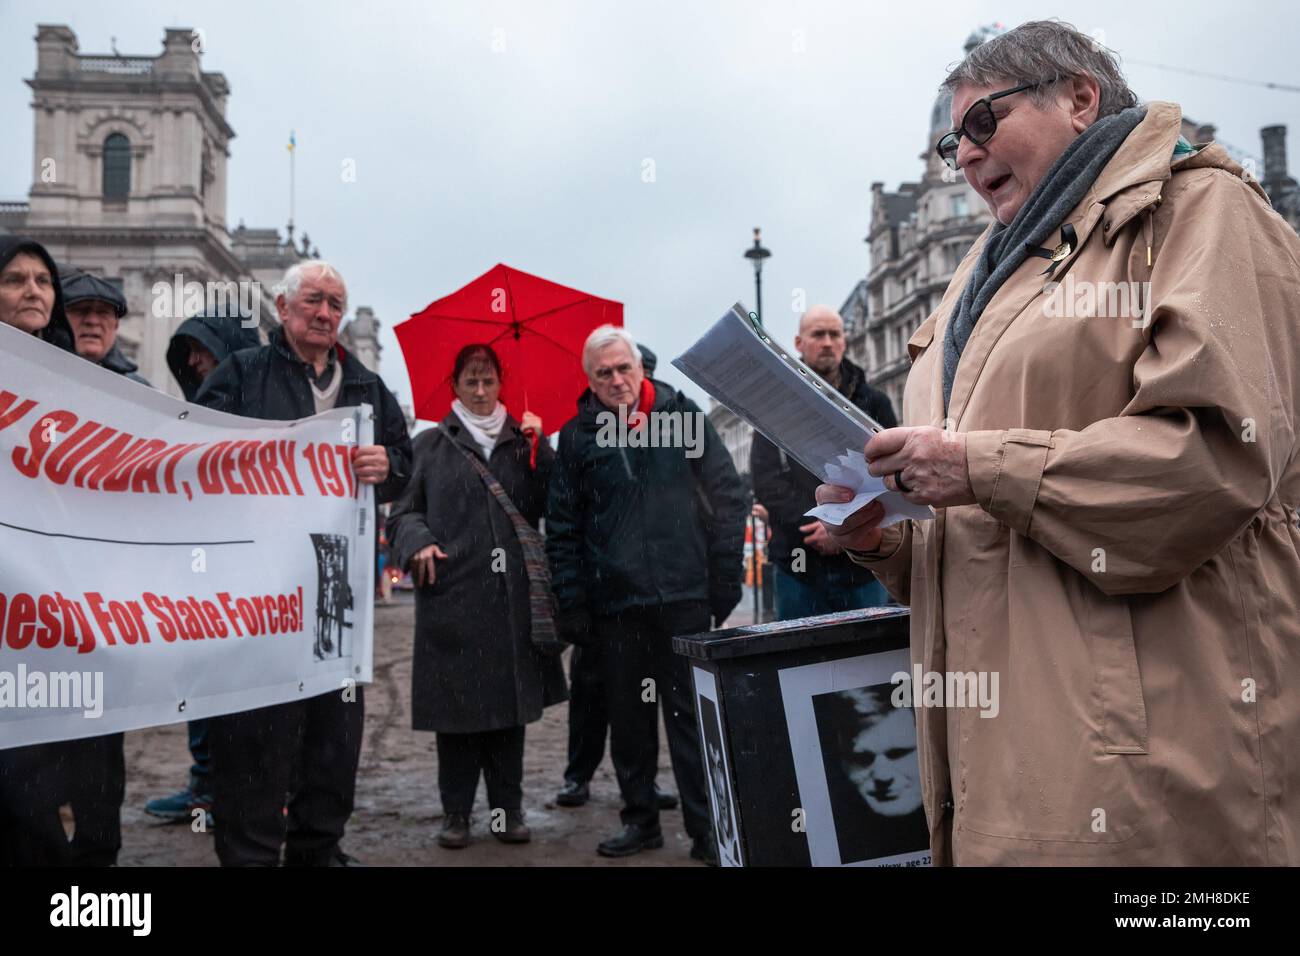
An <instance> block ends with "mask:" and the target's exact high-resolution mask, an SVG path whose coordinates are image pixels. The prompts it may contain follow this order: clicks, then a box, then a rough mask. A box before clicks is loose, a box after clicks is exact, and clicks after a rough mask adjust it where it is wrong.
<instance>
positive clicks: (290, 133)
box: [289, 130, 298, 153]
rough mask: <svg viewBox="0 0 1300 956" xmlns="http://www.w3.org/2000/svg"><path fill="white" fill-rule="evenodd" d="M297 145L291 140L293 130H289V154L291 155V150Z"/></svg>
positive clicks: (296, 142)
mask: <svg viewBox="0 0 1300 956" xmlns="http://www.w3.org/2000/svg"><path fill="white" fill-rule="evenodd" d="M297 145H298V141H297V140H296V139H294V138H293V130H289V152H291V153H292V152H293V148H294V147H295V146H297Z"/></svg>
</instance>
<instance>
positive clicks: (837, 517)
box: [673, 303, 934, 525]
mask: <svg viewBox="0 0 1300 956" xmlns="http://www.w3.org/2000/svg"><path fill="white" fill-rule="evenodd" d="M673 366H674V367H675V368H677V369H678V370H679V371H681V372H682V374H683V375H685V376H686V377H687V378H689V379H690V380H691V381H692V382H694V383H695V384H696V385H698V386H700V388H702V389H704V390H705V391H706V392H708V393H709V394H710V395H712V396H713V397H714V398H715V399H717V400H718V401H719V402H721V403H722V404H723V405H726V406H727V407H728V408H729V409H731V410H732V411H733V412H735V413H736V414H737V415H739V416H740V417H741V418H743V419H744V420H745V421H747V422H749V424H751V425H752V426H754V429H755V430H756V431H758V432H760V433H761V434H763V435H764V436H766V437H767V438H768V439H769V440H770V441H771V442H772V443H773V444H774V445H776V446H777V447H778V448H780V449H782V450H784V451H785V453H786V454H787V455H789V456H790V457H792V458H794V459H795V460H796V461H798V462H799V463H800V464H801V465H803V466H804V467H805V468H807V469H808V470H809V471H811V472H812V473H813V474H815V475H817V477H819V478H821V479H822V480H823V481H825V482H828V483H831V484H837V485H846V486H848V487H849V488H852V489H853V490H854V491H855V492H856V493H857V494H856V495H855V497H854V498H853V500H852V501H849V502H846V503H845V504H829V505H819V506H817V507H815V508H813V509H812V510H810V511H809V512H807V514H808V515H809V516H811V517H815V518H820V519H821V520H823V521H826V522H828V523H830V524H835V525H838V524H843V523H844V519H845V518H847V517H848V516H849V515H851V514H853V513H854V512H855V511H858V510H859V509H861V508H864V507H866V506H867V505H868V504H870V503H871V502H872V501H874V500H875V499H876V498H880V499H881V502H882V503H883V504H884V506H885V520H884V522H883V524H886V525H889V524H893V523H895V522H897V521H902V520H903V519H904V518H916V519H922V520H923V519H926V518H933V517H934V510H933V509H931V508H929V507H927V506H925V505H915V504H912V503H911V502H910V501H908V500H907V499H906V498H904V497H903V496H902V495H900V494H898V493H897V492H894V491H889V490H887V489H886V488H885V484H884V481H883V479H881V478H874V477H872V476H871V475H869V474H868V473H867V463H866V461H865V460H864V459H863V457H862V448H863V446H864V445H866V443H867V440H868V439H869V438H870V437H871V436H872V435H873V434H875V433H876V432H877V431H880V425H879V424H877V423H876V422H874V421H872V420H871V418H869V417H868V416H867V415H865V414H863V412H862V411H861V409H859V408H857V406H855V405H853V404H852V403H851V402H850V401H849V400H848V399H847V398H845V397H844V396H843V395H841V394H840V393H839V392H837V391H836V390H835V389H834V388H832V387H831V386H830V385H829V384H827V383H826V382H824V381H823V380H822V379H821V378H820V377H819V376H818V375H817V374H816V373H815V372H813V371H812V369H810V368H808V367H807V366H806V365H804V364H803V362H801V361H800V360H799V357H798V356H797V355H795V354H794V353H792V352H788V351H786V350H785V349H783V348H781V347H780V346H778V345H777V344H776V343H775V342H772V341H771V340H770V339H768V337H767V335H766V333H765V332H762V331H760V328H759V327H758V326H756V325H755V324H754V323H752V322H751V321H750V319H749V316H748V315H747V314H746V312H745V310H744V308H743V307H742V306H741V305H740V304H739V303H738V304H736V305H735V306H733V307H732V308H731V309H730V310H729V311H728V312H727V313H726V315H724V316H723V317H722V318H720V319H719V320H718V321H717V322H715V323H714V324H713V327H712V328H710V329H709V330H708V331H707V332H705V333H704V335H702V336H701V337H700V339H699V341H698V342H696V343H695V344H694V345H692V346H691V347H690V348H689V349H687V350H686V351H685V352H683V353H682V354H681V355H679V356H678V357H677V358H675V359H673Z"/></svg>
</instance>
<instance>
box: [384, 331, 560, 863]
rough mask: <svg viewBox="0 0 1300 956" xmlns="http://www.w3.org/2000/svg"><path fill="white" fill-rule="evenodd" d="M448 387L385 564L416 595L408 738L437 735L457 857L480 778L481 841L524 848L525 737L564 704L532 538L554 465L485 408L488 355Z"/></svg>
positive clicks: (467, 361) (494, 404)
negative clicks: (484, 824) (484, 821)
mask: <svg viewBox="0 0 1300 956" xmlns="http://www.w3.org/2000/svg"><path fill="white" fill-rule="evenodd" d="M452 381H453V388H454V391H455V393H456V401H455V402H454V403H453V404H452V411H451V412H449V413H448V414H447V417H446V418H444V419H443V420H442V422H441V423H439V425H438V427H437V428H436V429H431V430H429V431H426V432H423V433H422V434H420V435H419V436H417V437H416V439H415V462H416V472H415V475H414V476H413V477H412V478H411V483H410V485H408V486H407V491H406V493H405V494H404V495H403V496H402V498H401V500H400V501H399V502H398V503H397V505H396V506H395V508H394V510H393V513H392V515H391V516H390V517H389V519H388V527H389V532H390V540H391V542H392V543H391V545H390V548H391V551H392V554H393V557H394V560H395V561H396V563H397V565H398V566H399V567H402V568H407V569H409V570H410V571H411V574H412V577H413V578H414V580H415V582H416V584H417V585H422V586H420V587H418V590H417V592H416V605H415V658H414V667H413V671H412V675H411V684H412V690H411V698H412V700H411V711H412V724H413V726H414V728H415V729H416V730H432V731H436V732H437V734H438V787H439V790H440V791H441V793H442V806H443V813H444V825H443V829H442V832H441V833H440V834H439V837H438V842H439V843H440V844H442V845H443V846H445V847H451V848H459V847H463V846H465V845H467V844H468V843H469V831H470V820H469V816H470V810H471V808H472V807H473V804H474V794H475V791H476V790H477V789H478V778H479V772H480V770H481V771H482V773H483V776H484V779H485V782H486V784H487V790H488V801H489V805H490V806H491V807H492V810H493V820H492V822H491V827H490V829H491V831H492V833H493V834H494V835H495V836H496V837H498V838H499V839H501V840H502V841H504V842H510V843H523V842H526V841H527V840H528V839H529V836H530V834H529V831H528V828H527V826H525V825H524V822H523V810H522V809H521V804H522V798H523V756H524V725H525V724H528V723H531V722H532V721H534V720H537V719H539V718H540V717H541V716H542V710H543V709H544V708H546V707H549V706H550V705H552V704H556V703H559V702H561V701H563V700H565V698H566V693H565V685H564V671H563V669H562V668H561V666H560V660H559V656H558V654H559V651H560V649H561V645H560V644H559V642H558V640H557V639H555V637H554V627H553V621H552V620H551V619H550V617H549V612H550V606H549V601H550V589H549V574H548V573H547V569H546V561H545V555H544V553H542V551H541V548H540V546H539V545H540V535H537V532H536V528H537V524H538V522H539V520H540V519H541V516H542V513H543V511H544V510H545V506H546V491H547V480H548V478H549V476H550V470H551V464H552V462H553V461H554V458H555V453H554V452H553V451H552V450H551V447H550V445H549V444H547V442H546V440H545V438H544V433H543V430H542V423H541V421H540V420H538V419H537V417H536V416H535V415H531V414H528V413H525V415H524V421H523V423H522V425H521V424H520V423H519V422H516V421H515V420H514V419H513V418H512V417H511V416H510V415H509V414H507V413H506V410H505V406H503V405H502V404H501V403H500V402H499V401H498V400H497V396H498V394H499V393H500V390H501V363H500V361H499V360H498V358H497V356H496V353H495V352H493V351H492V349H491V348H490V347H488V346H486V345H472V346H467V347H466V348H465V349H462V350H461V353H460V354H459V355H458V356H457V358H456V363H455V366H454V370H453V373H452ZM485 471H486V472H490V474H491V480H492V482H493V483H495V484H496V488H495V489H492V488H489V485H488V482H487V480H486V479H485V476H484V474H483V472H485ZM498 493H501V494H504V496H505V497H506V498H508V501H509V506H508V507H507V505H506V503H505V502H503V501H502V499H501V497H498ZM511 510H513V511H514V515H513V516H512V515H511V514H510V513H509V512H510V511H511ZM521 537H522V538H526V539H529V540H524V541H522V542H521ZM530 555H531V557H532V560H531V561H529V557H530ZM539 564H540V567H539ZM543 576H545V580H544V581H543ZM530 585H531V598H532V599H530ZM543 586H544V588H545V591H544V596H545V602H546V604H545V607H544V608H543V607H542V605H541V601H542V591H541V589H542V587H543ZM498 811H504V813H498Z"/></svg>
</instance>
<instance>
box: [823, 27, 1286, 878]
mask: <svg viewBox="0 0 1300 956" xmlns="http://www.w3.org/2000/svg"><path fill="white" fill-rule="evenodd" d="M944 87H945V88H946V89H947V90H949V91H951V93H952V121H953V125H954V129H953V131H952V132H950V133H948V134H947V135H946V136H944V137H943V138H942V139H941V140H940V141H939V144H938V150H939V154H940V157H941V158H942V159H943V160H944V162H946V163H947V164H948V165H949V166H950V167H952V168H955V169H961V170H963V171H964V172H965V175H966V179H967V181H968V182H969V183H970V184H971V186H972V187H974V189H975V190H976V191H977V192H978V193H979V194H980V196H981V197H982V198H983V199H984V200H985V202H986V203H987V204H988V207H989V209H990V211H991V212H992V214H993V216H994V218H995V219H996V222H995V223H994V224H993V225H991V226H990V227H989V229H988V230H987V231H986V232H985V233H984V235H983V236H982V237H981V238H980V239H979V240H978V241H977V242H976V243H975V245H974V246H973V248H972V249H971V251H970V253H969V254H968V255H967V256H966V258H965V260H964V261H963V262H962V264H961V266H960V267H959V268H958V270H957V272H956V274H955V275H954V276H953V280H952V283H951V285H950V286H949V287H948V291H947V293H946V294H945V296H944V298H943V301H942V302H941V303H940V304H939V308H938V309H937V311H935V312H934V314H933V315H931V316H930V317H929V318H928V319H927V320H926V321H925V322H924V323H923V324H922V325H921V326H920V328H919V329H918V330H917V332H916V334H915V335H913V337H912V339H911V341H910V342H909V344H908V348H909V352H910V354H911V357H912V369H911V373H910V375H909V377H908V380H907V386H906V390H905V392H904V398H903V420H904V421H905V422H906V427H901V428H891V429H888V430H886V431H883V432H881V433H880V434H878V435H876V436H875V437H873V438H872V440H871V441H870V442H869V443H868V444H867V446H866V450H865V454H866V458H867V461H868V462H869V466H870V470H871V472H872V474H875V475H879V476H885V482H886V484H887V486H888V487H890V488H891V489H893V488H896V489H898V490H899V491H901V492H902V493H903V494H904V495H905V496H906V497H907V498H908V499H909V500H910V501H913V502H916V503H921V504H928V505H933V506H934V507H935V509H936V515H937V516H936V519H935V520H933V521H911V522H904V523H903V524H895V525H891V526H889V527H883V528H882V527H881V526H880V524H879V522H880V520H881V509H880V507H879V505H878V504H873V505H871V506H868V507H867V508H864V509H862V510H861V511H859V512H858V513H857V514H855V515H853V516H852V517H850V518H849V519H848V520H847V521H846V522H845V523H844V524H843V525H842V526H839V527H828V531H829V532H830V533H831V534H832V535H833V537H834V540H836V541H837V542H839V543H840V544H841V545H843V546H844V547H845V548H846V549H849V553H850V557H851V558H852V559H853V560H855V561H857V562H858V563H859V564H862V565H864V566H866V567H869V568H871V569H872V570H873V571H874V572H875V573H876V574H877V576H878V577H879V578H880V579H881V581H882V582H883V583H884V584H885V586H886V587H887V588H888V589H889V590H890V591H891V593H892V594H893V595H894V596H895V597H896V598H897V599H898V600H899V601H901V602H904V603H907V604H910V605H911V607H912V661H913V665H914V671H915V670H916V669H917V667H919V669H920V670H921V671H922V673H923V674H925V675H926V679H927V682H929V677H928V675H930V674H931V673H933V674H937V675H940V676H942V677H950V676H952V675H953V674H954V673H960V674H966V675H969V674H970V673H971V672H975V673H979V672H989V673H997V674H998V675H999V677H1000V680H999V683H998V685H997V686H998V687H999V689H1000V691H1001V693H1000V701H999V704H1000V707H999V710H998V712H997V715H996V716H993V717H991V718H989V719H984V718H983V717H982V715H981V713H980V712H979V710H978V709H976V708H975V707H974V706H960V704H961V703H962V701H961V700H960V699H958V700H955V701H954V700H953V699H948V700H946V701H944V702H943V703H945V704H946V705H947V706H944V707H935V706H933V705H934V704H935V703H936V701H935V700H933V699H931V698H930V696H929V695H922V694H921V692H920V688H914V689H913V691H912V699H913V702H914V705H915V706H916V718H917V725H918V739H919V745H920V751H921V777H922V789H923V791H924V799H925V809H926V816H927V819H928V822H929V827H930V840H931V845H932V848H933V851H934V859H935V861H936V862H937V863H956V864H1103V865H1134V864H1136V865H1142V864H1211V865H1213V864H1218V865H1233V864H1237V865H1243V864H1273V865H1278V864H1292V865H1294V864H1298V863H1300V752H1297V750H1296V740H1297V739H1300V695H1298V694H1297V690H1296V688H1295V687H1294V686H1292V684H1293V682H1294V680H1295V679H1296V678H1297V676H1298V675H1300V613H1297V601H1298V600H1300V598H1298V597H1297V592H1298V590H1300V556H1298V554H1300V529H1298V528H1297V517H1296V505H1297V501H1298V500H1300V460H1297V456H1296V450H1297V445H1296V412H1297V406H1298V405H1300V401H1298V397H1297V381H1298V378H1300V368H1298V367H1297V366H1298V364H1300V341H1298V338H1300V336H1298V335H1297V330H1298V328H1300V325H1298V323H1300V264H1298V262H1300V240H1297V237H1296V235H1295V233H1294V232H1292V231H1291V229H1290V228H1289V227H1288V226H1287V224H1286V223H1285V222H1284V221H1283V220H1282V219H1281V218H1280V217H1279V216H1278V215H1276V214H1275V213H1274V212H1273V211H1272V209H1271V208H1270V207H1269V203H1268V200H1267V198H1266V197H1265V194H1264V192H1263V191H1262V190H1261V189H1260V187H1259V185H1258V183H1256V182H1255V181H1254V179H1252V178H1251V177H1250V176H1249V175H1248V174H1247V173H1245V172H1244V171H1243V170H1242V167H1241V166H1239V165H1237V164H1236V163H1235V162H1233V161H1232V160H1231V159H1229V157H1228V154H1227V153H1226V152H1225V151H1224V150H1223V148H1222V147H1221V146H1218V145H1208V146H1204V147H1193V146H1191V145H1189V144H1188V143H1187V142H1186V141H1185V140H1184V139H1182V138H1181V137H1180V135H1179V131H1180V120H1181V113H1180V111H1179V108H1178V107H1177V106H1176V105H1174V104H1172V103H1159V102H1153V103H1150V104H1148V105H1147V106H1145V107H1139V106H1137V105H1136V97H1135V96H1134V94H1133V93H1132V92H1131V91H1130V90H1129V88H1128V87H1127V85H1126V83H1125V81H1124V79H1123V77H1122V76H1121V74H1120V72H1119V69H1118V66H1117V63H1116V60H1115V58H1114V56H1113V54H1111V53H1110V52H1109V51H1107V50H1105V49H1104V48H1099V47H1098V46H1097V45H1096V44H1095V43H1094V41H1093V40H1092V39H1091V38H1089V37H1086V36H1083V35H1082V34H1080V33H1078V32H1076V31H1075V30H1074V29H1072V28H1071V27H1069V26H1068V25H1066V24H1062V23H1058V22H1037V23H1026V24H1024V25H1022V26H1021V27H1019V28H1017V29H1015V30H1012V31H1011V32H1009V33H1006V34H1004V35H1002V36H1000V37H997V38H995V39H992V40H990V41H988V42H986V43H985V44H983V45H982V46H979V47H977V48H975V49H974V50H973V51H972V52H971V53H970V55H969V56H967V58H966V59H965V60H964V61H963V62H962V63H960V64H959V65H958V66H957V67H956V69H954V70H953V71H952V73H951V74H950V75H949V76H948V78H947V79H946V80H945V82H944ZM1120 291H1123V292H1127V293H1128V295H1127V296H1124V295H1120V294H1118V293H1119V292H1120ZM1117 313H1123V314H1117ZM817 497H818V500H819V501H822V502H825V501H846V500H849V497H850V496H849V495H848V494H847V492H846V491H845V489H841V488H838V487H835V486H831V485H823V486H821V487H820V488H819V489H818V493H817ZM945 683H946V684H947V686H955V682H953V681H945ZM932 686H933V685H932ZM939 696H942V695H939ZM966 703H968V704H970V703H971V702H969V701H967V702H966ZM927 705H929V706H927Z"/></svg>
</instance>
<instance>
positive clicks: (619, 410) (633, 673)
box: [546, 326, 747, 862]
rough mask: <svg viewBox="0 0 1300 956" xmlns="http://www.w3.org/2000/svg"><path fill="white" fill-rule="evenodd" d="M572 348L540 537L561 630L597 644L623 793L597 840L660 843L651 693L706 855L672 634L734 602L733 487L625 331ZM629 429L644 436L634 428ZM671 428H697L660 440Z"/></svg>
mask: <svg viewBox="0 0 1300 956" xmlns="http://www.w3.org/2000/svg"><path fill="white" fill-rule="evenodd" d="M582 361H583V369H584V370H585V371H586V373H587V379H588V382H589V384H590V386H591V387H590V388H589V389H588V390H587V391H585V392H583V394H582V396H581V397H580V398H579V399H578V414H577V415H576V416H575V417H574V418H572V419H570V420H569V422H568V423H567V424H565V426H564V427H563V428H562V429H561V430H560V440H559V450H558V452H557V455H556V460H555V466H554V470H553V471H552V474H551V486H550V496H549V502H548V505H547V514H546V533H547V542H546V550H547V555H548V557H549V559H550V562H551V569H552V587H553V589H554V591H555V596H556V599H557V601H558V603H559V608H560V618H559V626H560V632H561V635H562V636H563V637H565V638H566V639H567V640H569V641H570V642H572V643H574V644H577V645H579V646H582V645H588V646H591V645H599V648H600V656H601V658H602V660H603V669H604V675H603V676H604V683H605V700H606V707H607V709H608V712H609V724H610V756H611V758H612V759H613V762H614V770H615V773H616V774H617V776H618V781H619V787H620V789H621V790H622V793H623V802H624V806H623V810H622V812H621V814H620V817H621V819H622V822H623V829H622V831H621V832H620V833H618V834H617V835H616V836H614V837H611V838H610V839H608V840H606V841H604V842H603V843H601V844H600V846H599V847H598V848H597V852H599V853H600V854H601V855H602V856H630V855H632V854H634V853H638V852H640V851H641V850H643V849H651V848H655V847H660V846H663V834H662V832H661V830H660V827H659V806H658V801H657V799H656V796H655V785H654V783H655V770H656V768H657V766H658V762H659V733H658V724H659V713H658V707H657V706H656V704H657V703H658V702H660V701H662V703H663V717H664V726H665V728H666V729H667V733H668V751H669V754H670V756H671V757H672V763H673V773H674V775H675V776H676V777H677V787H678V790H679V791H680V793H681V803H682V816H683V818H684V822H685V824H686V832H687V833H688V834H689V835H690V837H691V838H692V841H693V846H692V849H691V856H692V857H694V858H696V859H699V860H705V861H706V862H715V861H716V848H715V847H714V844H713V837H712V834H711V832H710V827H709V805H708V796H707V794H706V792H705V780H704V766H703V762H702V758H701V755H700V742H699V736H698V733H697V731H696V726H695V705H694V695H693V693H692V692H691V687H690V674H689V668H688V667H687V665H686V661H685V660H684V659H683V658H680V657H678V656H677V655H675V654H673V651H672V637H673V636H674V635H676V634H692V633H698V632H700V631H707V630H708V629H709V626H710V623H713V624H721V623H722V622H723V621H725V620H726V618H727V615H728V614H730V613H731V611H732V609H734V608H735V606H736V605H737V604H738V603H739V601H740V594H741V591H740V580H741V556H742V551H743V548H744V524H745V514H746V510H747V503H746V500H745V494H744V490H743V486H742V485H741V482H740V478H739V477H738V476H737V474H736V469H735V466H734V465H733V464H732V462H731V456H730V455H729V454H728V453H727V449H726V447H725V446H724V445H723V443H722V440H721V439H720V438H719V437H718V434H717V432H716V431H714V429H713V426H712V424H711V423H710V422H709V421H708V417H707V416H706V415H705V414H704V413H703V412H702V411H701V410H700V409H699V407H698V406H697V405H696V404H695V403H694V402H692V401H691V400H690V399H688V398H687V397H686V396H685V395H683V394H681V393H680V392H678V391H677V390H675V389H674V388H672V387H671V386H670V385H668V384H666V383H664V382H659V381H655V380H652V379H650V378H647V377H646V375H645V371H644V369H643V367H642V364H641V357H640V353H639V351H638V350H637V346H636V343H635V341H634V340H633V339H632V337H631V336H630V335H629V334H628V333H627V332H626V331H624V330H623V329H621V328H617V327H614V326H602V327H600V328H598V329H596V330H595V331H594V332H592V333H591V335H590V336H589V337H588V338H587V342H586V345H585V346H584V348H583V356H582ZM611 416H615V417H617V418H622V419H624V422H623V423H621V427H617V428H613V427H610V421H611ZM688 416H694V417H693V418H691V422H690V425H689V426H688V425H687V424H686V423H687V418H688ZM668 426H674V427H668ZM641 429H651V430H652V431H653V437H652V438H650V439H646V437H645V436H637V440H632V437H631V436H633V435H634V434H635V433H636V432H637V431H639V430H641ZM670 435H676V436H677V437H679V438H685V437H686V436H691V435H694V436H696V437H698V436H700V435H702V436H703V441H702V443H701V442H698V441H696V442H691V441H687V440H682V441H665V440H664V438H665V436H670ZM610 436H616V437H614V438H613V440H611V438H610Z"/></svg>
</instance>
